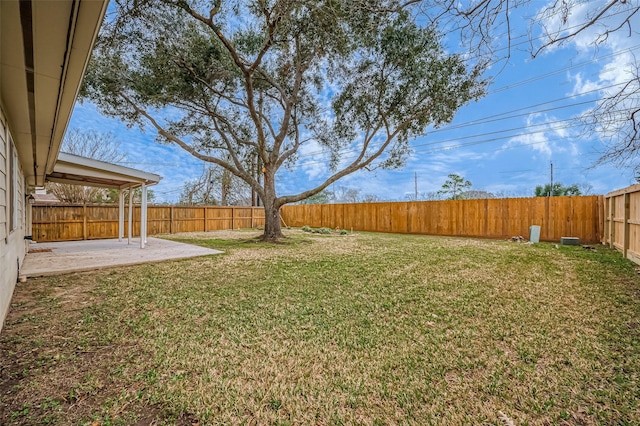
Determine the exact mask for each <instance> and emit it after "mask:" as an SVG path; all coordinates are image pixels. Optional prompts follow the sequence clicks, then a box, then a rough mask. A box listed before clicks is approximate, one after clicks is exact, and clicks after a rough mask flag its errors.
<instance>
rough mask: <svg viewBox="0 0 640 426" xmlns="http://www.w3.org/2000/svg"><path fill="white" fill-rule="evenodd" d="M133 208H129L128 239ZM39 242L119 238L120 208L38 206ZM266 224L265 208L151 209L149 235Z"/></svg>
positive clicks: (136, 229)
mask: <svg viewBox="0 0 640 426" xmlns="http://www.w3.org/2000/svg"><path fill="white" fill-rule="evenodd" d="M128 217H129V209H128V207H125V227H124V229H125V236H126V234H127V230H128ZM132 222H133V223H132V225H133V226H132V227H133V229H132V234H133V235H132V236H139V235H140V207H139V206H135V207H134V208H133V221H132ZM32 224H33V230H32V234H33V238H34V240H35V241H40V242H48V241H72V240H93V239H103V238H117V237H118V206H117V205H113V206H112V205H104V204H100V205H68V204H64V205H61V204H49V205H35V206H33V210H32ZM263 225H264V209H263V208H262V207H217V206H206V207H204V206H149V207H148V208H147V227H148V229H147V233H148V235H157V234H175V233H177V232H198V231H218V230H225V229H236V228H255V227H257V226H263Z"/></svg>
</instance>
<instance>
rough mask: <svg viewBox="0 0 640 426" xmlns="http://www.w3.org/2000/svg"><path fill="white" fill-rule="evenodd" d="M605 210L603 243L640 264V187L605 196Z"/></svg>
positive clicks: (635, 186) (631, 187)
mask: <svg viewBox="0 0 640 426" xmlns="http://www.w3.org/2000/svg"><path fill="white" fill-rule="evenodd" d="M604 210H605V211H604V238H603V243H605V244H608V245H609V247H615V248H616V249H618V250H620V251H621V252H622V255H623V256H624V257H626V258H627V259H629V260H631V261H633V262H635V263H638V264H640V185H633V186H629V187H627V188H623V189H620V190H617V191H613V192H610V193H608V194H607V195H605V196H604Z"/></svg>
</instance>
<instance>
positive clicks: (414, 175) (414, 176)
mask: <svg viewBox="0 0 640 426" xmlns="http://www.w3.org/2000/svg"><path fill="white" fill-rule="evenodd" d="M413 180H414V183H415V192H416V198H415V201H418V172H413Z"/></svg>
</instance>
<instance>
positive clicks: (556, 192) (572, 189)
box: [535, 182, 581, 197]
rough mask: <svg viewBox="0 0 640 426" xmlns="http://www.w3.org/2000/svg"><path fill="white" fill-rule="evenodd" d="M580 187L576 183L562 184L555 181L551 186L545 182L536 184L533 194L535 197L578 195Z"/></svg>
mask: <svg viewBox="0 0 640 426" xmlns="http://www.w3.org/2000/svg"><path fill="white" fill-rule="evenodd" d="M580 194H581V193H580V188H578V185H577V184H573V185H570V186H564V185H563V184H561V183H560V182H556V183H554V184H553V188H552V187H551V184H549V183H548V184H546V185H544V186H542V185H538V186H536V190H535V195H536V197H549V196H551V197H561V196H566V195H580Z"/></svg>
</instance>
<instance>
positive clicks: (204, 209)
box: [202, 206, 207, 232]
mask: <svg viewBox="0 0 640 426" xmlns="http://www.w3.org/2000/svg"><path fill="white" fill-rule="evenodd" d="M202 210H203V213H204V232H207V206H204V207H203V208H202Z"/></svg>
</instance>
